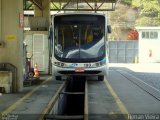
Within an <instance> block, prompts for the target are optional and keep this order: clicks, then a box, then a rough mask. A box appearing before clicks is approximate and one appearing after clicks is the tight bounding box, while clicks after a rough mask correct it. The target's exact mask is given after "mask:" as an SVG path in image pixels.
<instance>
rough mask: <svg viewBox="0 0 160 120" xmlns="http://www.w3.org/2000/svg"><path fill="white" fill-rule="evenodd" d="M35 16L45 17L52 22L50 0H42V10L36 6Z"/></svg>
mask: <svg viewBox="0 0 160 120" xmlns="http://www.w3.org/2000/svg"><path fill="white" fill-rule="evenodd" d="M34 14H35V17H45V18H46V19H47V21H48V23H49V24H50V19H51V17H50V0H42V10H41V9H39V7H37V6H35V9H34Z"/></svg>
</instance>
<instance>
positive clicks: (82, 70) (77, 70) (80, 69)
mask: <svg viewBox="0 0 160 120" xmlns="http://www.w3.org/2000/svg"><path fill="white" fill-rule="evenodd" d="M75 72H84V68H76V69H75Z"/></svg>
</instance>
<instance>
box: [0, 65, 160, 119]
mask: <svg viewBox="0 0 160 120" xmlns="http://www.w3.org/2000/svg"><path fill="white" fill-rule="evenodd" d="M137 66H141V65H137V64H135V65H133V64H132V65H129V64H128V65H127V64H125V65H123V64H121V65H120V64H117V65H116V64H110V70H109V76H108V77H107V78H106V79H105V81H89V82H88V85H89V86H88V92H89V93H88V99H89V119H90V120H106V117H107V119H114V120H123V119H126V118H129V117H132V115H135V114H136V115H137V114H138V115H140V116H138V117H141V118H144V117H146V115H151V114H155V115H157V116H151V117H155V119H152V120H160V101H159V100H158V99H156V98H155V97H154V96H153V95H151V94H149V93H148V92H146V91H145V89H146V88H147V90H148V91H153V90H157V92H156V94H155V95H156V96H159V95H160V92H158V90H159V89H158V86H159V85H158V84H156V85H157V87H155V86H154V85H153V84H152V82H148V81H149V80H150V81H156V82H160V80H159V79H157V78H159V77H160V73H159V72H158V70H156V69H158V66H157V65H155V67H157V68H155V69H154V67H152V71H151V69H149V70H150V71H149V70H148V68H150V67H148V66H145V69H144V68H143V69H142V68H141V67H140V68H141V69H140V68H139V69H138V67H137ZM136 70H139V72H137V71H136ZM153 70H155V71H154V72H153ZM140 71H141V72H140ZM155 72H156V75H155ZM49 77H50V76H43V77H41V80H42V81H43V82H44V83H41V84H40V85H34V86H30V87H25V88H24V90H23V92H20V93H16V94H2V95H0V113H11V114H14V115H18V116H14V117H18V118H21V119H22V120H25V119H26V120H28V119H30V120H36V119H37V118H38V116H39V115H40V114H41V113H42V111H43V109H44V108H45V106H46V105H47V103H48V101H49V100H50V99H51V97H52V96H53V95H55V93H56V91H57V89H58V88H59V87H60V85H62V82H61V81H55V80H53V79H52V78H49ZM139 80H142V81H144V82H147V84H149V86H152V87H153V88H152V87H148V86H147V87H145V86H143V84H142V83H143V82H140V81H139ZM134 81H138V82H136V83H138V84H141V86H138V85H137V84H135V82H134ZM143 87H144V89H143ZM154 88H155V89H154ZM124 115H127V117H125V116H124ZM149 117H150V116H149Z"/></svg>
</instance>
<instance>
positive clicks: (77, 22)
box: [52, 13, 111, 81]
mask: <svg viewBox="0 0 160 120" xmlns="http://www.w3.org/2000/svg"><path fill="white" fill-rule="evenodd" d="M52 30H53V55H52V74H53V76H54V77H55V79H56V80H64V79H66V78H67V77H73V76H85V77H86V78H87V79H96V80H99V81H102V80H104V76H107V74H108V63H109V60H108V39H107V36H108V33H111V27H110V26H109V25H108V24H107V17H106V16H105V15H104V14H99V13H63V14H56V15H54V16H53V18H52Z"/></svg>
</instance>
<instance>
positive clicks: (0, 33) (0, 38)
mask: <svg viewBox="0 0 160 120" xmlns="http://www.w3.org/2000/svg"><path fill="white" fill-rule="evenodd" d="M1 3H2V0H0V40H2V32H1V31H2V30H1V29H2V27H1V26H2V25H1V19H2V14H1V12H2V7H1Z"/></svg>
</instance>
